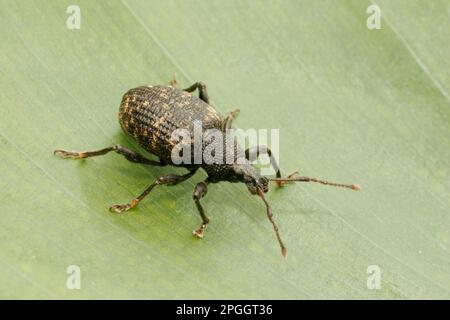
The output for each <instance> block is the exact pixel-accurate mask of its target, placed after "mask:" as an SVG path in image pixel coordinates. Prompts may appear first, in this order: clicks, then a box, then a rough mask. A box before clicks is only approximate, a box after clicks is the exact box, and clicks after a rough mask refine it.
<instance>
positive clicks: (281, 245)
mask: <svg viewBox="0 0 450 320" xmlns="http://www.w3.org/2000/svg"><path fill="white" fill-rule="evenodd" d="M258 194H259V196H260V197H261V199H262V200H263V201H264V204H265V205H266V208H267V217H268V218H269V221H270V222H271V223H272V225H273V230H274V231H275V235H276V236H277V240H278V243H279V244H280V248H281V255H282V256H283V257H285V258H287V249H286V247H285V246H284V243H283V240H281V237H280V233H279V232H278V226H277V223H276V222H275V220H274V219H273V213H272V208H271V207H270V205H269V203H268V202H267V200H266V198H265V197H264V192H263V191H262V190H258Z"/></svg>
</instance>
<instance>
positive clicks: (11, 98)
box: [0, 0, 450, 299]
mask: <svg viewBox="0 0 450 320" xmlns="http://www.w3.org/2000/svg"><path fill="white" fill-rule="evenodd" d="M76 2H77V5H78V6H79V7H80V9H81V25H80V26H81V28H80V29H79V30H77V29H75V30H70V29H68V28H67V27H66V20H67V19H68V18H69V16H70V13H69V14H68V13H66V9H67V7H68V6H69V5H71V4H73V3H72V1H48V0H47V1H43V0H40V1H31V0H28V1H6V0H5V1H1V7H2V10H1V11H0V21H1V28H0V36H1V41H0V47H1V50H0V74H1V77H0V106H1V118H0V147H1V153H0V160H1V161H0V172H1V180H0V201H1V204H2V210H1V213H0V214H1V223H0V236H1V239H0V265H1V268H2V272H1V274H0V297H2V298H168V299H173V298H180V299H181V298H235V299H241V298H246V299H249V298H252V299H253V298H275V299H277V298H280V299H281V298H286V299H298V298H363V299H377V298H389V299H391V298H394V299H397V298H400V299H409V298H447V299H448V298H450V255H449V241H450V235H449V230H450V216H449V212H450V210H449V207H450V206H449V204H450V202H449V194H450V175H449V159H450V153H449V151H450V139H449V137H450V108H449V107H450V73H449V72H448V70H450V60H449V59H448V57H449V56H450V44H449V41H448V39H449V30H450V5H449V2H448V1H445V0H442V1H439V0H435V1H431V2H424V1H418V0H417V1H410V0H395V1H392V0H391V1H380V0H377V1H376V3H375V4H377V5H378V6H379V7H380V8H381V29H380V30H377V29H375V30H369V29H368V28H367V26H366V20H367V18H368V17H369V15H370V14H368V13H367V12H366V9H367V7H368V6H369V5H373V4H374V3H373V2H369V1H359V0H354V1H348V0H345V1H344V0H343V1H294V0H292V1H281V0H279V1H219V0H216V1H181V0H179V1H144V0H141V1H131V0H124V1H88V0H85V1H76ZM173 73H177V75H178V79H179V81H180V82H181V85H182V86H183V87H184V86H188V85H190V84H192V83H193V82H194V81H197V80H202V81H204V82H205V83H206V84H207V85H208V89H209V94H210V96H211V98H212V104H213V105H214V106H215V108H216V109H217V110H218V111H219V112H221V113H225V112H227V111H230V110H232V109H235V108H240V109H241V114H240V116H239V118H238V120H237V122H236V125H237V126H238V127H241V128H268V129H270V128H279V129H280V150H279V154H280V162H281V167H282V169H283V172H284V173H289V172H292V171H295V170H297V169H298V170H299V171H300V172H301V173H302V174H304V175H308V176H315V177H321V178H328V179H332V180H335V181H342V182H351V183H358V184H360V185H361V187H362V190H361V191H360V192H358V193H356V192H352V191H347V190H342V189H338V188H332V187H325V186H321V185H317V184H301V183H297V184H296V185H290V186H286V187H285V188H282V189H280V190H277V189H276V188H274V187H272V190H271V191H270V193H269V194H268V200H269V201H270V203H271V205H272V207H273V211H274V215H275V219H276V220H277V221H278V223H279V225H280V231H281V234H282V237H283V238H284V241H285V242H286V244H287V247H288V250H289V257H288V259H287V260H285V259H282V258H281V255H280V252H279V247H278V244H277V243H276V240H275V237H274V234H273V230H272V227H271V225H270V223H269V222H268V221H267V217H266V216H265V209H264V206H263V203H262V202H261V201H260V200H259V199H256V198H255V197H252V196H251V195H250V194H249V193H248V192H247V190H246V187H245V186H244V185H241V184H230V183H221V184H217V185H212V186H211V187H210V188H209V191H208V195H207V196H206V197H205V198H204V201H203V204H204V206H205V208H206V210H207V211H208V214H209V216H210V217H211V220H212V223H211V225H210V227H209V228H208V230H207V233H206V236H205V238H204V239H203V240H198V239H194V238H193V237H192V235H191V231H192V230H193V229H194V228H196V227H197V226H198V224H199V223H200V217H199V216H198V213H197V212H196V208H195V205H194V203H193V202H192V199H191V194H192V190H193V186H194V185H195V183H197V182H199V181H201V180H202V179H204V178H205V174H204V173H199V174H197V175H195V176H194V177H193V178H192V179H191V180H190V181H188V182H185V183H183V184H180V185H177V186H173V187H160V188H159V189H157V190H155V191H154V192H152V193H151V194H150V196H149V197H148V198H147V199H146V201H144V202H143V203H142V204H141V205H140V206H139V207H138V208H136V209H134V210H132V211H130V212H129V213H127V214H124V215H116V214H112V213H110V212H109V211H108V207H109V206H110V205H112V204H115V203H124V202H126V201H129V200H130V199H131V198H132V197H134V196H136V195H137V194H139V193H140V192H141V191H142V190H143V189H144V188H145V187H146V186H147V185H149V183H151V181H152V180H153V179H155V178H156V177H158V176H159V175H161V174H163V173H169V172H184V171H183V170H182V169H179V168H178V169H174V168H153V167H146V166H143V165H137V164H133V163H130V162H128V161H126V160H125V159H123V157H121V156H119V155H116V154H110V155H107V156H104V157H98V158H92V159H87V160H84V161H68V160H61V159H59V158H57V157H55V156H53V154H52V151H53V149H55V148H57V147H59V148H68V149H73V150H90V149H97V148H102V147H107V146H111V145H113V144H116V143H120V144H124V145H126V146H129V147H132V148H136V146H135V144H134V143H133V142H132V141H131V140H130V139H129V138H127V137H125V136H124V134H123V133H122V132H121V131H120V127H119V125H118V122H117V110H118V106H119V103H120V99H121V97H122V95H123V93H124V92H125V91H127V90H128V89H129V88H132V87H136V86H138V85H143V84H164V83H167V82H168V81H169V80H170V79H171V77H172V74H173ZM70 265H77V266H79V267H80V270H81V289H79V290H69V289H68V288H67V287H66V281H67V279H68V277H69V274H67V272H66V271H67V268H68V266H70ZM371 265H377V266H379V268H380V270H381V289H379V290H369V289H368V287H367V281H368V277H369V276H370V275H368V274H367V268H368V266H371Z"/></svg>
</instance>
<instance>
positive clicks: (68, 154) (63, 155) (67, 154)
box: [53, 149, 86, 159]
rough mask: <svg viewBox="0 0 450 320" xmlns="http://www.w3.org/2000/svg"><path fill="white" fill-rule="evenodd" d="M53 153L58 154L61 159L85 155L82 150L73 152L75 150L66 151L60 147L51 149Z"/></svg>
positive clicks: (80, 157) (81, 157)
mask: <svg viewBox="0 0 450 320" xmlns="http://www.w3.org/2000/svg"><path fill="white" fill-rule="evenodd" d="M53 154H54V155H57V156H60V157H61V158H63V159H67V158H72V159H83V158H85V157H86V155H85V153H84V152H75V151H67V150H62V149H56V150H55V151H53Z"/></svg>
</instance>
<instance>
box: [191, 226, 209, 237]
mask: <svg viewBox="0 0 450 320" xmlns="http://www.w3.org/2000/svg"><path fill="white" fill-rule="evenodd" d="M207 226H208V225H207V224H206V223H202V224H201V225H200V227H199V228H198V229H197V230H194V231H192V235H193V236H194V237H196V238H199V239H203V237H204V236H205V230H206V227H207Z"/></svg>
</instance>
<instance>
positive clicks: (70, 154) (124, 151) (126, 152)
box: [54, 144, 166, 166]
mask: <svg viewBox="0 0 450 320" xmlns="http://www.w3.org/2000/svg"><path fill="white" fill-rule="evenodd" d="M111 151H114V152H116V153H118V154H121V155H123V156H124V157H125V158H127V159H128V160H129V161H131V162H135V163H142V164H149V165H152V166H165V165H166V163H164V162H163V161H161V160H160V161H155V160H150V159H147V158H145V157H144V156H142V155H140V154H139V153H137V152H135V151H133V150H130V149H128V148H125V147H123V146H121V145H120V144H116V145H115V146H113V147H109V148H104V149H100V150H96V151H84V152H75V151H67V150H61V149H57V150H55V151H54V154H56V155H58V156H60V157H61V158H72V159H84V158H88V157H95V156H101V155H104V154H107V153H108V152H111Z"/></svg>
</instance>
